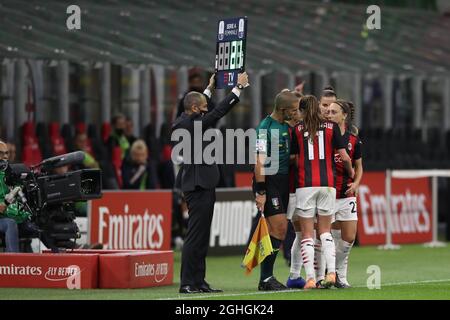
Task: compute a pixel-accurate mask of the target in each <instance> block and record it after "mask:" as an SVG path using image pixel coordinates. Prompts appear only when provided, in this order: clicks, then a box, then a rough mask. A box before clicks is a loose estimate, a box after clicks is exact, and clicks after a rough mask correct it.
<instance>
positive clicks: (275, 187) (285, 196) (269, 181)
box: [253, 174, 289, 217]
mask: <svg viewBox="0 0 450 320" xmlns="http://www.w3.org/2000/svg"><path fill="white" fill-rule="evenodd" d="M255 190H256V189H255V179H254V178H253V192H254V193H255V192H256V191H255ZM288 203H289V175H288V174H276V175H271V176H266V204H265V206H264V215H265V216H266V217H270V216H274V215H276V214H280V213H284V214H286V211H287V207H288Z"/></svg>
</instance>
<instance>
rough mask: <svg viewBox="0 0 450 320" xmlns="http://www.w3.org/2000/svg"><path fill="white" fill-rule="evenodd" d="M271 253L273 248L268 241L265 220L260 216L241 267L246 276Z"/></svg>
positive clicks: (267, 229) (268, 236) (268, 235)
mask: <svg viewBox="0 0 450 320" xmlns="http://www.w3.org/2000/svg"><path fill="white" fill-rule="evenodd" d="M272 253H273V247H272V242H271V241H270V234H269V228H268V227H267V222H266V218H265V217H264V215H263V214H261V218H260V219H259V221H258V225H257V226H256V230H255V232H254V233H253V236H252V240H251V241H250V244H249V245H248V248H247V252H246V253H245V257H244V260H243V261H242V265H241V266H242V267H243V268H245V273H246V274H247V275H248V274H250V273H251V272H252V269H253V268H254V267H256V266H257V265H258V264H260V263H261V262H262V261H263V260H264V259H265V258H266V257H267V256H270V255H271V254H272Z"/></svg>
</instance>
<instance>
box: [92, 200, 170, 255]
mask: <svg viewBox="0 0 450 320" xmlns="http://www.w3.org/2000/svg"><path fill="white" fill-rule="evenodd" d="M89 222H90V223H89V242H90V243H102V244H103V246H104V248H105V249H151V250H170V242H171V227H172V192H171V191H158V192H154V191H104V192H103V197H102V198H101V199H96V200H92V201H91V202H90V208H89Z"/></svg>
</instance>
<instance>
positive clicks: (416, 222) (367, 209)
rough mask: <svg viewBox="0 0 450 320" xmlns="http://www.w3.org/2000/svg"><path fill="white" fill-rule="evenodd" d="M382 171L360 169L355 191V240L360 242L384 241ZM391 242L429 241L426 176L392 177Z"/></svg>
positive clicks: (428, 190)
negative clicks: (360, 175)
mask: <svg viewBox="0 0 450 320" xmlns="http://www.w3.org/2000/svg"><path fill="white" fill-rule="evenodd" d="M385 177H386V174H385V173H384V172H364V176H363V179H362V182H361V184H360V187H359V193H358V240H359V243H360V244H361V245H374V244H384V243H385V242H386V205H387V203H386V194H385ZM391 189H392V195H391V210H392V211H391V212H392V230H393V233H392V242H393V243H394V244H402V243H423V242H428V241H431V240H432V230H433V226H432V222H433V219H432V203H431V202H432V200H431V199H432V198H431V191H430V180H429V178H418V179H392V188H391Z"/></svg>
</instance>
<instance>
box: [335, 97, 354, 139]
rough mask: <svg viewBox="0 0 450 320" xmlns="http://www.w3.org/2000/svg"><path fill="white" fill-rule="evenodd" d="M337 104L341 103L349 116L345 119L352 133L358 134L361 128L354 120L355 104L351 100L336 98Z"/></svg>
mask: <svg viewBox="0 0 450 320" xmlns="http://www.w3.org/2000/svg"><path fill="white" fill-rule="evenodd" d="M334 103H336V104H337V105H339V106H340V107H341V109H342V112H343V113H344V114H346V115H347V118H346V119H345V125H346V127H347V128H348V130H350V132H351V133H352V134H354V135H355V136H357V135H358V133H359V129H358V127H356V126H355V125H354V124H353V121H354V120H355V105H354V103H353V102H351V101H344V100H336V102H334Z"/></svg>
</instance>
